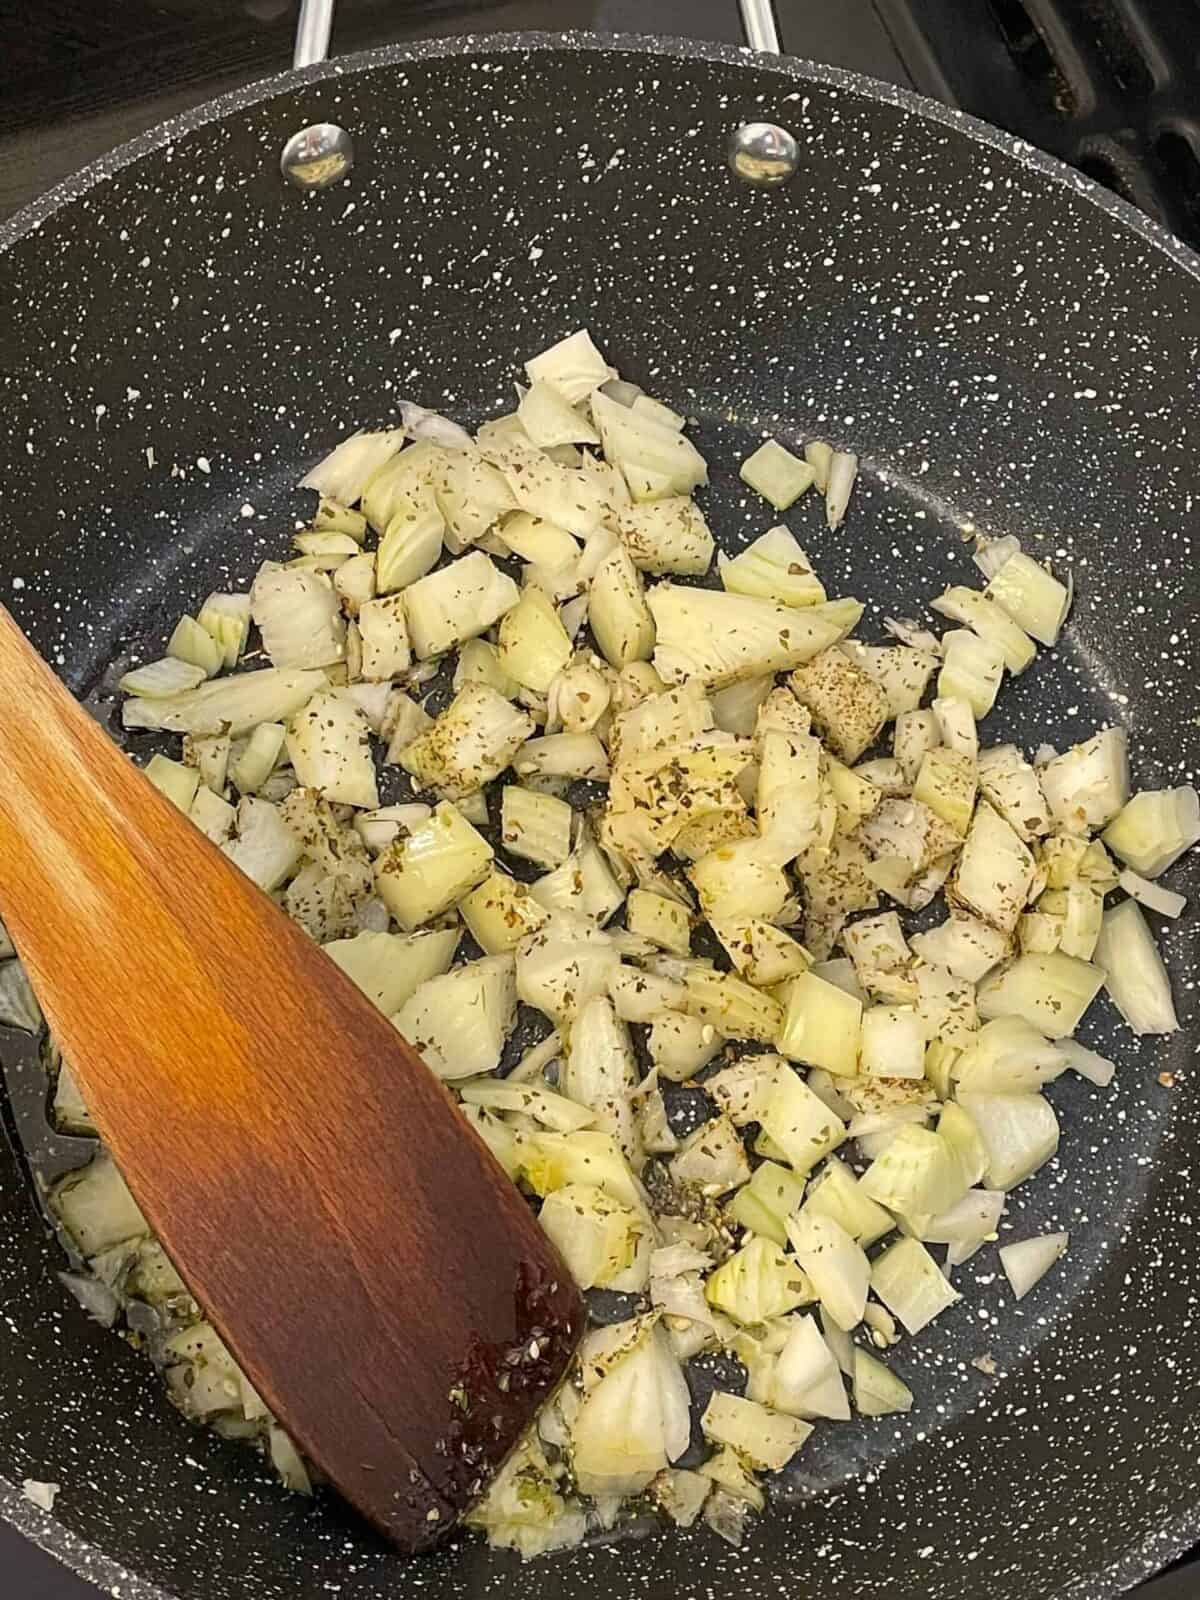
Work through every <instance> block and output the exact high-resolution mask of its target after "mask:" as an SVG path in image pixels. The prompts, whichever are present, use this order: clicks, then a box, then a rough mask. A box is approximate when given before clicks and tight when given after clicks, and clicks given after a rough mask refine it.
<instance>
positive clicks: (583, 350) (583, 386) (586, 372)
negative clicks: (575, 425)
mask: <svg viewBox="0 0 1200 1600" xmlns="http://www.w3.org/2000/svg"><path fill="white" fill-rule="evenodd" d="M525 375H526V377H527V378H528V379H529V381H530V383H531V384H537V383H548V384H552V385H553V386H554V388H555V389H557V390H558V392H559V393H560V394H561V395H562V396H563V398H564V399H565V400H566V402H567V404H568V405H571V406H577V405H578V404H579V403H580V401H582V400H586V399H587V398H588V396H589V395H590V394H591V393H592V392H593V390H595V389H599V388H600V386H601V385H602V384H608V383H610V382H613V381H615V380H616V377H617V374H616V372H615V371H614V370H613V368H612V367H610V366H609V364H608V362H607V361H605V359H604V357H603V356H602V355H601V354H600V352H599V350H597V349H596V346H595V344H594V343H593V342H592V336H591V334H590V333H589V332H588V331H587V329H586V328H580V330H579V332H578V333H572V334H569V335H568V336H567V337H566V338H565V339H560V340H559V341H558V343H557V344H553V345H551V346H550V348H549V349H548V350H543V351H542V353H541V354H540V355H537V356H534V357H533V359H532V360H530V361H527V362H526V363H525Z"/></svg>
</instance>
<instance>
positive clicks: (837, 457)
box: [825, 450, 858, 530]
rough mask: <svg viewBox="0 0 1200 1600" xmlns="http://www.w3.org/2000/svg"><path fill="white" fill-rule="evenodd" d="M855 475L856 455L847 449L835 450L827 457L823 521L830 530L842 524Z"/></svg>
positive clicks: (856, 471) (856, 467)
mask: <svg viewBox="0 0 1200 1600" xmlns="http://www.w3.org/2000/svg"><path fill="white" fill-rule="evenodd" d="M857 477H858V457H857V456H856V455H852V454H851V453H850V452H849V451H848V450H835V451H834V452H833V454H832V455H831V456H830V458H829V468H828V474H827V485H826V489H825V521H826V523H827V524H828V526H829V528H830V529H831V530H832V529H834V528H840V527H841V525H842V522H843V520H844V518H845V516H846V507H847V506H848V505H849V504H850V494H851V491H852V490H853V488H854V482H855V479H856V478H857Z"/></svg>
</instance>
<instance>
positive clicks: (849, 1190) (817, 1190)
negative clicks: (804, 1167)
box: [804, 1156, 895, 1250]
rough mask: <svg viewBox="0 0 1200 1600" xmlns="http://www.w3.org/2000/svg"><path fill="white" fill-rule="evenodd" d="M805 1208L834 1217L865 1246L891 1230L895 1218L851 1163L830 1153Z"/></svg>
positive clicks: (811, 1189)
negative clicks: (860, 1179) (876, 1199)
mask: <svg viewBox="0 0 1200 1600" xmlns="http://www.w3.org/2000/svg"><path fill="white" fill-rule="evenodd" d="M804 1210H805V1211H806V1212H808V1213H810V1214H811V1215H813V1216H818V1217H832V1218H833V1220H834V1221H835V1222H836V1223H838V1224H839V1225H840V1226H841V1227H842V1228H844V1229H845V1231H846V1232H847V1233H848V1234H849V1235H850V1237H851V1238H852V1239H853V1240H854V1241H855V1242H856V1243H857V1244H860V1245H861V1246H862V1247H863V1249H864V1250H866V1249H869V1247H870V1246H871V1245H873V1244H875V1243H877V1242H878V1241H879V1240H880V1239H882V1238H883V1237H884V1235H885V1234H888V1233H891V1231H892V1229H893V1228H894V1227H895V1221H894V1219H893V1218H892V1217H891V1215H890V1214H889V1213H888V1212H887V1211H885V1210H884V1208H883V1206H881V1205H879V1204H878V1203H877V1202H876V1201H875V1200H873V1199H872V1198H871V1196H870V1195H869V1194H868V1193H867V1192H866V1190H865V1189H864V1188H863V1186H862V1184H861V1182H860V1181H859V1180H858V1179H857V1178H856V1177H855V1176H854V1173H853V1172H852V1171H851V1170H850V1168H849V1167H848V1166H846V1165H845V1164H844V1162H841V1161H839V1160H838V1158H837V1156H830V1157H829V1159H828V1160H827V1161H826V1163H825V1165H824V1166H823V1167H822V1168H821V1170H820V1172H818V1173H817V1175H816V1176H815V1177H814V1178H813V1180H812V1182H811V1183H810V1185H809V1188H808V1193H807V1195H806V1197H805V1201H804Z"/></svg>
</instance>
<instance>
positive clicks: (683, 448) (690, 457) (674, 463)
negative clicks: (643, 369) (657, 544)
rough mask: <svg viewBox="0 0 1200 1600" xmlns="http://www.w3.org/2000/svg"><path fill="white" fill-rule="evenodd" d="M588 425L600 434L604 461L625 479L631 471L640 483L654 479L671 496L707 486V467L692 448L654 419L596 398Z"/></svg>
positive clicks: (694, 448) (701, 457)
mask: <svg viewBox="0 0 1200 1600" xmlns="http://www.w3.org/2000/svg"><path fill="white" fill-rule="evenodd" d="M592 421H593V422H594V423H595V424H596V426H597V427H598V428H599V430H600V438H601V440H602V442H603V445H604V455H605V458H606V460H608V461H610V462H612V463H613V464H614V465H617V466H620V467H621V469H622V471H623V472H625V473H626V474H627V475H628V474H630V473H631V471H632V472H633V473H635V474H636V475H637V476H639V477H640V478H642V479H643V481H644V480H645V479H646V478H647V477H654V478H657V479H659V480H661V481H662V486H663V492H664V493H675V494H691V492H692V490H693V489H695V488H698V487H699V486H700V485H701V484H703V483H707V482H708V467H707V464H706V463H705V460H704V457H703V456H702V455H701V454H700V452H699V451H698V450H697V449H696V447H695V445H694V444H693V443H692V442H691V440H690V439H687V438H685V437H684V435H683V434H682V433H680V432H679V431H678V430H677V429H676V428H674V427H672V426H671V425H670V424H669V423H664V422H662V421H660V420H659V418H658V417H656V416H652V415H649V414H647V413H646V412H645V411H638V410H636V409H632V408H628V407H626V406H621V405H618V404H617V403H616V401H614V400H610V399H609V397H608V396H607V395H605V394H596V395H593V397H592ZM647 498H649V496H647Z"/></svg>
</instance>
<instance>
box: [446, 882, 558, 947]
mask: <svg viewBox="0 0 1200 1600" xmlns="http://www.w3.org/2000/svg"><path fill="white" fill-rule="evenodd" d="M458 909H459V911H460V912H461V914H462V919H463V921H464V922H465V923H466V925H467V927H468V928H469V929H470V930H471V936H472V937H473V938H474V940H475V942H476V943H477V944H478V945H479V946H480V948H481V949H482V950H483V951H484V952H485V953H486V954H487V955H490V956H495V955H504V954H506V953H507V952H508V951H511V950H515V949H516V947H517V945H518V944H519V943H520V941H521V940H522V939H523V938H524V936H525V935H526V934H527V933H533V932H535V931H536V930H537V929H538V928H540V927H542V926H543V925H544V924H545V922H546V919H547V917H548V915H549V913H548V912H547V911H546V910H545V909H544V908H543V907H542V906H540V905H539V904H538V903H537V901H536V900H535V899H534V897H533V895H532V894H531V893H530V890H529V887H528V885H527V884H524V883H518V882H517V881H516V879H515V878H510V877H508V876H507V875H506V874H505V873H503V872H493V873H492V875H491V876H490V877H489V878H485V879H484V881H483V882H482V883H481V884H480V885H479V887H478V888H477V889H473V890H472V891H471V893H470V894H468V895H467V896H466V897H465V898H464V899H463V900H461V901H460V902H459V907H458Z"/></svg>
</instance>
